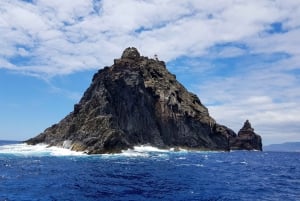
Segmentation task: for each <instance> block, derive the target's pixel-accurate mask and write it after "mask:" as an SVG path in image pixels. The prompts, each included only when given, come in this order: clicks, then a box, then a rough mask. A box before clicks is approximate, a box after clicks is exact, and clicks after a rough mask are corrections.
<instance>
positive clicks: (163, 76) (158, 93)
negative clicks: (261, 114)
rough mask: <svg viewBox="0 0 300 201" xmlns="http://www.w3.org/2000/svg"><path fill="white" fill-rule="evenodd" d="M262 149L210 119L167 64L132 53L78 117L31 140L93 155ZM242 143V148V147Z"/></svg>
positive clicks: (106, 76)
mask: <svg viewBox="0 0 300 201" xmlns="http://www.w3.org/2000/svg"><path fill="white" fill-rule="evenodd" d="M233 142H234V149H256V148H257V147H255V146H252V145H251V144H250V145H249V146H248V145H247V146H244V144H243V142H244V141H240V138H239V137H238V136H237V135H236V134H235V133H234V132H233V131H232V130H231V129H229V128H227V127H225V126H222V125H219V124H217V123H216V122H215V120H214V119H213V118H212V117H210V116H209V113H208V110H207V108H206V107H205V106H204V105H202V103H201V102H200V100H199V99H198V97H197V96H196V95H195V94H192V93H190V92H188V91H187V90H186V89H185V88H184V87H183V86H182V85H181V84H180V83H179V82H178V81H177V80H176V77H175V75H172V74H171V73H170V72H169V71H168V70H167V69H166V66H165V63H164V62H163V61H159V60H158V59H157V58H156V59H149V58H147V57H143V56H140V54H139V52H138V51H137V49H136V48H127V49H126V50H125V51H124V52H123V55H122V57H121V58H120V59H115V60H114V64H113V65H112V66H111V67H105V68H104V69H101V70H99V71H98V72H97V73H96V74H95V75H94V77H93V80H92V83H91V85H90V87H89V88H88V89H87V90H86V91H85V93H84V95H83V97H82V98H81V100H80V102H79V103H78V104H76V105H75V106H74V111H73V112H71V113H70V114H69V115H67V116H66V117H65V118H64V119H63V120H61V121H60V122H59V123H58V124H55V125H53V126H51V127H50V128H47V129H46V130H45V131H44V132H43V133H41V134H40V135H38V136H37V137H34V138H32V139H29V140H28V141H27V143H28V144H37V143H47V144H49V145H56V146H64V147H67V148H71V149H73V150H77V151H87V152H88V153H90V154H98V153H115V152H120V151H121V150H123V149H128V148H131V147H133V146H135V145H142V144H149V145H152V146H156V147H160V148H169V147H182V148H191V149H201V150H230V149H231V143H233ZM238 142H240V144H239V143H238Z"/></svg>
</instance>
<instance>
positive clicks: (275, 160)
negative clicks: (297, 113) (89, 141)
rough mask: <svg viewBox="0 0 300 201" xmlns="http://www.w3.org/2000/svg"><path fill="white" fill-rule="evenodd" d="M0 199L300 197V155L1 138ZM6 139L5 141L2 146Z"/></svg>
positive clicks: (217, 200)
mask: <svg viewBox="0 0 300 201" xmlns="http://www.w3.org/2000/svg"><path fill="white" fill-rule="evenodd" d="M0 144H1V146H0V201H4V200H7V201H13V200H18V201H22V200H28V201H34V200H41V201H42V200H49V201H50V200H59V201H60V200H70V201H74V200H78V201H84V200H139V201H140V200H172V201H173V200H175V201H176V200H205V201H223V200H224V201H225V200H228V201H229V200H250V201H251V200H259V201H264V200H272V201H273V200H283V201H288V200H300V153H299V152H298V153H296V152H295V153H288V152H286V153H280V152H249V151H236V152H188V151H180V152H174V151H160V150H157V149H154V148H151V147H140V148H137V149H136V150H132V151H127V152H124V153H122V154H117V155H94V156H87V155H84V154H79V153H74V152H71V151H68V150H64V149H59V148H46V146H28V145H24V144H17V145H14V144H11V142H3V141H2V142H0ZM7 144H10V145H7Z"/></svg>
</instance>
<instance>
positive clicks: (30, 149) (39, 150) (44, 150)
mask: <svg viewBox="0 0 300 201" xmlns="http://www.w3.org/2000/svg"><path fill="white" fill-rule="evenodd" d="M69 147H70V146H69ZM69 147H66V146H65V147H57V146H48V145H47V144H37V145H28V144H26V143H18V144H6V145H0V154H6V155H15V156H88V154H86V152H78V151H72V150H71V149H70V148H69ZM188 152H190V151H187V150H184V149H180V150H175V149H174V148H171V149H159V148H157V147H153V146H150V145H140V146H135V147H134V148H133V149H128V150H123V151H122V152H121V153H117V154H101V155H98V156H102V157H106V158H107V157H150V156H151V157H153V156H154V157H166V156H167V155H168V154H170V153H188ZM193 152H194V151H193ZM201 153H207V152H201ZM94 156H95V155H94ZM96 156H97V155H96Z"/></svg>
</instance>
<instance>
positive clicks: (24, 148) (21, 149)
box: [0, 143, 86, 156]
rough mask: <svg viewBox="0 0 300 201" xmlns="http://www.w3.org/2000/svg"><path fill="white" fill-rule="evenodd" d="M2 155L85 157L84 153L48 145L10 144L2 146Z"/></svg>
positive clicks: (0, 149) (0, 151) (0, 148)
mask: <svg viewBox="0 0 300 201" xmlns="http://www.w3.org/2000/svg"><path fill="white" fill-rule="evenodd" d="M0 154H9V155H16V156H83V155H86V154H84V153H83V152H76V151H72V150H70V149H65V148H61V147H55V146H51V147H49V146H48V145H46V144H38V145H28V144H25V143H22V144H9V145H2V146H0Z"/></svg>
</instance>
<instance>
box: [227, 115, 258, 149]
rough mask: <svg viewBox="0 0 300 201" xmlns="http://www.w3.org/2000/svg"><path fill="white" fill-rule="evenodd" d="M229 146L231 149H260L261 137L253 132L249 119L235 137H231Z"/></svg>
mask: <svg viewBox="0 0 300 201" xmlns="http://www.w3.org/2000/svg"><path fill="white" fill-rule="evenodd" d="M230 147H231V149H232V150H253V149H254V150H260V151H262V142H261V137H260V136H259V135H258V134H256V133H255V132H254V129H253V128H252V126H251V124H250V122H249V120H246V122H245V123H244V126H243V127H242V128H241V130H240V131H239V132H238V135H237V137H236V138H232V139H231V142H230Z"/></svg>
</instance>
